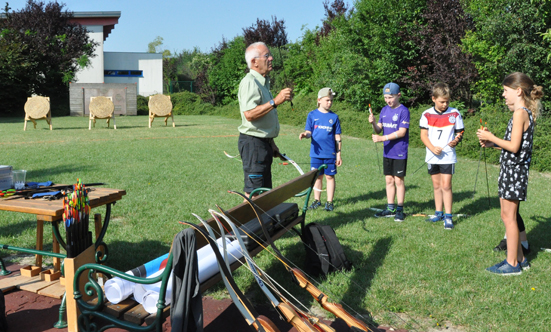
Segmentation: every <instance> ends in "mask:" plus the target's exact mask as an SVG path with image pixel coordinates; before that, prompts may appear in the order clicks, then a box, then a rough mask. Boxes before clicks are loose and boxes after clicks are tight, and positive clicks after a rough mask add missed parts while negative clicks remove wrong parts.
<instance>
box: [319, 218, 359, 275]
mask: <svg viewBox="0 0 551 332" xmlns="http://www.w3.org/2000/svg"><path fill="white" fill-rule="evenodd" d="M318 229H319V231H320V233H321V234H322V236H323V237H324V239H325V243H326V246H327V250H328V251H329V256H330V258H331V263H332V264H333V265H334V268H335V269H341V268H345V269H350V267H351V265H352V264H351V263H350V262H349V261H348V259H347V258H346V255H345V254H344V249H343V248H342V246H341V243H340V242H339V239H338V237H337V234H336V233H335V230H334V229H333V228H332V227H331V226H329V225H320V226H318Z"/></svg>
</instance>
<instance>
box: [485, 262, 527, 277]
mask: <svg viewBox="0 0 551 332" xmlns="http://www.w3.org/2000/svg"><path fill="white" fill-rule="evenodd" d="M527 263H528V262H527ZM486 271H488V272H490V273H493V274H499V275H501V276H517V275H519V274H521V273H522V269H521V268H520V264H517V266H512V265H511V264H509V263H508V262H507V260H506V259H505V260H504V261H503V262H499V263H497V264H496V265H494V266H490V267H489V268H487V269H486Z"/></svg>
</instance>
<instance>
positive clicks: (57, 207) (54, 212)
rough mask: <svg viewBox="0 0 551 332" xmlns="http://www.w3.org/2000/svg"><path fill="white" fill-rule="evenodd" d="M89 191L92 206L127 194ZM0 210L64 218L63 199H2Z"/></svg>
mask: <svg viewBox="0 0 551 332" xmlns="http://www.w3.org/2000/svg"><path fill="white" fill-rule="evenodd" d="M90 189H92V190H91V191H90V192H89V193H88V197H89V198H90V208H95V207H98V206H102V205H106V204H109V203H114V202H116V201H118V200H120V199H121V198H122V196H124V195H126V190H120V189H110V188H99V187H97V188H96V187H90ZM0 210H3V211H13V212H22V213H30V214H35V215H36V216H37V218H40V219H41V220H44V221H57V220H61V219H62V218H63V200H62V199H57V200H53V201H47V200H43V199H24V198H23V197H20V198H15V197H13V198H9V199H0Z"/></svg>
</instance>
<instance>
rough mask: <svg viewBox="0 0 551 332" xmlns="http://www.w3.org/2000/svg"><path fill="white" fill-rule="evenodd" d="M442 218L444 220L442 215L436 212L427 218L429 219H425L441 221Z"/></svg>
mask: <svg viewBox="0 0 551 332" xmlns="http://www.w3.org/2000/svg"><path fill="white" fill-rule="evenodd" d="M442 220H444V215H443V214H440V213H438V214H436V215H435V216H434V217H432V218H429V219H427V220H426V221H430V222H439V221H442Z"/></svg>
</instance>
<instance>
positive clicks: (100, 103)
mask: <svg viewBox="0 0 551 332" xmlns="http://www.w3.org/2000/svg"><path fill="white" fill-rule="evenodd" d="M96 119H107V128H109V121H110V120H111V119H113V128H114V129H117V124H116V123H115V105H114V104H113V97H104V96H98V97H90V120H89V122H88V130H91V129H92V120H93V121H94V128H95V127H96Z"/></svg>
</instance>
